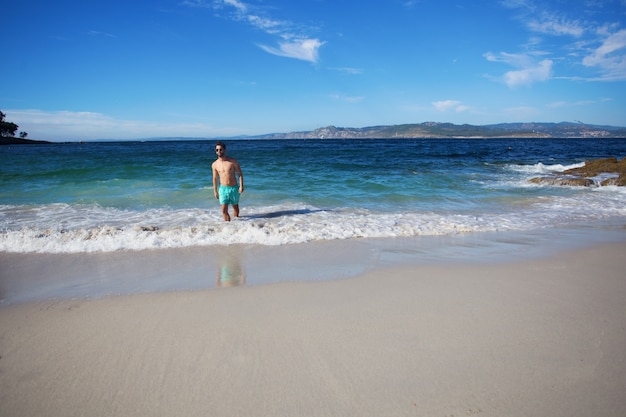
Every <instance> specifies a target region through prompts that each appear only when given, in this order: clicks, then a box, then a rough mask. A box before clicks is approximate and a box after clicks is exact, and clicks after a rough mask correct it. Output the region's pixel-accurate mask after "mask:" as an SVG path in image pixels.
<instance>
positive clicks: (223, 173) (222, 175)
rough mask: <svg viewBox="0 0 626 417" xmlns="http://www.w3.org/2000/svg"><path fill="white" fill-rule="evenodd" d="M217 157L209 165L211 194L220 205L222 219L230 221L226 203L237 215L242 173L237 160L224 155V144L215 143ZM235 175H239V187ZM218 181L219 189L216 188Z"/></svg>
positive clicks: (241, 191) (241, 187)
mask: <svg viewBox="0 0 626 417" xmlns="http://www.w3.org/2000/svg"><path fill="white" fill-rule="evenodd" d="M215 153H216V154H217V159H216V160H215V162H213V164H212V165H211V168H212V169H213V194H215V198H217V199H218V200H219V201H220V204H221V205H222V215H223V216H224V221H227V222H229V221H230V214H228V205H229V204H230V205H232V206H233V214H234V216H235V217H239V195H240V194H241V193H243V173H242V172H241V167H239V162H237V160H235V159H233V158H231V157H229V156H226V144H225V143H223V142H217V143H216V144H215ZM237 175H239V187H237ZM218 182H219V189H218Z"/></svg>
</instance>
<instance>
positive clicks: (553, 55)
mask: <svg viewBox="0 0 626 417" xmlns="http://www.w3.org/2000/svg"><path fill="white" fill-rule="evenodd" d="M2 3H3V5H2V10H3V15H4V21H5V24H4V25H1V26H0V31H1V39H2V41H3V42H2V50H3V52H4V60H3V61H4V62H3V65H2V67H1V68H2V69H1V70H0V110H1V111H3V112H4V113H6V115H7V120H8V121H12V122H15V123H17V124H18V125H20V129H19V130H20V131H22V130H23V131H26V132H28V137H29V138H32V139H46V140H82V139H84V140H93V139H137V138H149V137H171V136H177V137H214V136H237V135H254V134H263V133H272V132H290V131H301V130H312V129H315V128H318V127H322V126H328V125H335V126H340V127H365V126H374V125H388V124H403V123H421V122H425V121H438V122H452V123H458V124H461V123H469V124H479V125H482V124H492V123H501V122H531V121H536V122H560V121H577V120H579V121H582V122H584V123H590V124H610V125H617V126H626V0H500V1H498V0H495V1H488V0H486V1H468V0H464V1H460V0H459V1H450V0H380V1H348V0H298V1H296V0H107V1H92V0H55V1H50V0H19V1H18V0H3V2H2ZM6 22H11V23H12V24H10V25H7V24H6Z"/></svg>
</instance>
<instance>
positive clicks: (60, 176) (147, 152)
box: [0, 138, 626, 254]
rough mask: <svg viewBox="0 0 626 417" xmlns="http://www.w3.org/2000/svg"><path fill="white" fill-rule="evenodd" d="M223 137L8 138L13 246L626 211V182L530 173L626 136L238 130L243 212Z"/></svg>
mask: <svg viewBox="0 0 626 417" xmlns="http://www.w3.org/2000/svg"><path fill="white" fill-rule="evenodd" d="M214 145H215V141H212V140H211V141H204V140H197V141H189V140H179V141H145V142H141V141H130V142H91V143H63V144H49V145H20V146H0V156H1V158H2V164H0V179H1V180H0V251H1V252H15V253H50V254H54V253H88V252H89V253H91V252H117V251H139V250H145V249H166V248H191V247H193V248H198V247H217V246H219V247H223V246H227V245H237V244H240V245H263V246H276V245H294V244H300V243H305V242H317V241H344V240H355V239H362V238H376V239H385V238H394V239H397V238H416V237H431V236H458V235H464V236H468V235H469V236H474V237H476V238H478V239H480V238H481V236H487V235H489V236H494V234H495V235H498V234H501V233H508V232H520V233H527V232H531V233H532V232H535V231H539V230H550V229H557V228H575V227H578V228H586V227H589V225H599V226H598V227H599V228H601V227H602V225H607V224H608V225H611V224H613V225H615V224H617V225H619V226H618V227H622V228H623V225H624V224H626V188H619V187H613V186H608V187H591V188H583V187H563V186H548V185H537V184H533V183H530V182H529V181H528V180H529V179H531V178H533V177H537V176H542V175H547V174H549V173H551V172H562V171H564V170H566V169H568V168H572V167H578V166H582V165H583V164H584V161H585V160H590V159H595V158H604V157H611V156H615V157H618V158H622V157H624V156H626V139H600V138H590V139H521V138H519V139H511V138H507V139H376V140H374V139H365V140H351V139H346V140H330V139H326V140H321V139H320V140H274V141H268V140H243V139H242V140H230V141H227V154H228V155H229V156H231V157H234V158H236V159H237V160H238V161H239V163H240V165H241V167H242V170H243V173H244V178H245V192H244V193H243V194H242V196H241V201H240V206H241V217H240V218H238V219H235V220H233V221H232V222H230V223H227V222H224V221H223V219H222V216H221V212H220V207H219V203H218V202H217V200H216V199H215V198H214V197H213V192H212V180H211V163H212V161H213V160H214V159H215V153H214ZM231 213H232V211H231Z"/></svg>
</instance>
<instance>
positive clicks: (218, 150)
mask: <svg viewBox="0 0 626 417" xmlns="http://www.w3.org/2000/svg"><path fill="white" fill-rule="evenodd" d="M215 152H224V149H219V148H217V149H215Z"/></svg>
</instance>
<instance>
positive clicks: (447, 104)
mask: <svg viewBox="0 0 626 417" xmlns="http://www.w3.org/2000/svg"><path fill="white" fill-rule="evenodd" d="M432 105H433V106H434V107H435V109H437V110H438V111H440V112H447V111H455V112H457V113H461V112H464V111H467V110H469V109H470V107H469V106H466V105H464V104H463V103H462V102H460V101H458V100H442V101H433V103H432Z"/></svg>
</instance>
